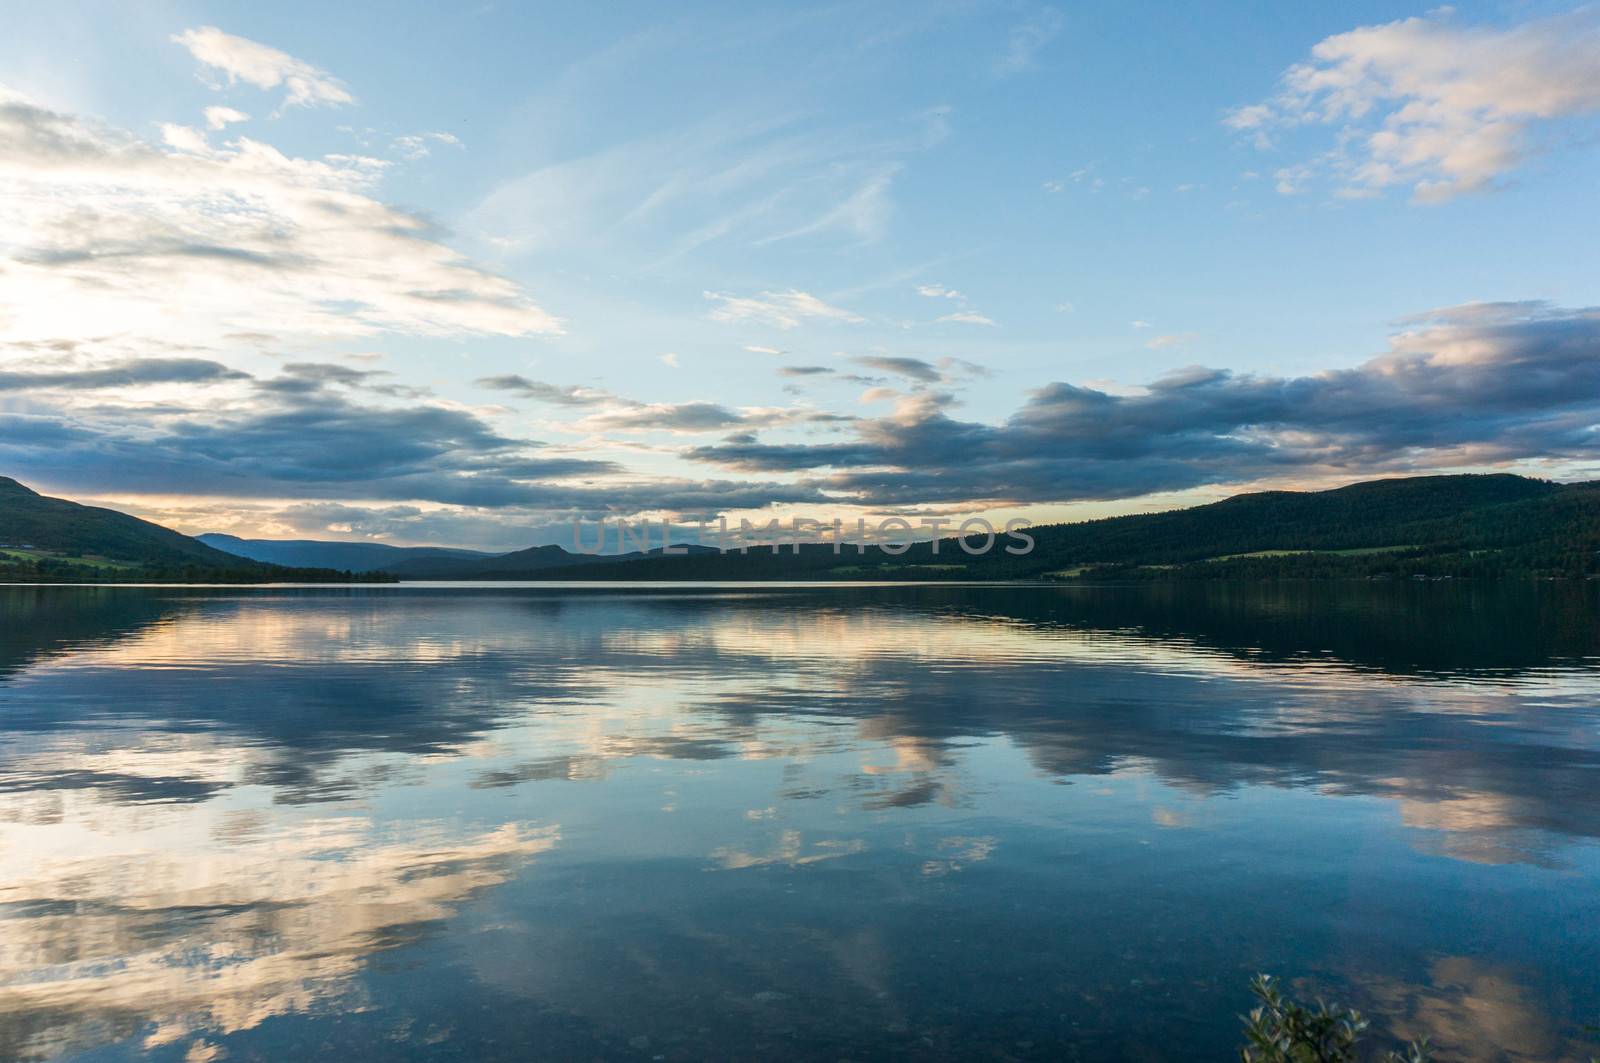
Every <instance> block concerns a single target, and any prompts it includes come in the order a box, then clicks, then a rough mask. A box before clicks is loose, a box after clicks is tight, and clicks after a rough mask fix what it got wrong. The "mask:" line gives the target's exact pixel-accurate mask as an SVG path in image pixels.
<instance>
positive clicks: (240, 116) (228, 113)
mask: <svg viewBox="0 0 1600 1063" xmlns="http://www.w3.org/2000/svg"><path fill="white" fill-rule="evenodd" d="M202 113H203V114H204V115H205V119H206V128H207V129H210V130H217V129H226V128H227V127H228V126H230V125H232V124H233V123H235V122H248V121H249V120H250V116H249V115H247V114H245V113H244V112H243V111H236V110H234V109H233V108H232V107H223V106H221V105H220V104H217V105H214V106H211V107H207V108H206V109H205V110H204V111H203V112H202Z"/></svg>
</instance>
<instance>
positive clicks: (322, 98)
mask: <svg viewBox="0 0 1600 1063" xmlns="http://www.w3.org/2000/svg"><path fill="white" fill-rule="evenodd" d="M172 40H173V41H174V43H177V44H181V45H183V46H184V47H185V48H187V49H189V54H190V55H192V56H194V57H195V59H197V60H198V61H199V62H201V63H203V64H204V65H206V66H208V67H211V68H213V69H215V70H220V71H222V72H223V73H224V74H226V75H227V76H228V83H229V84H230V85H232V84H235V83H237V82H240V81H243V82H245V83H246V84H249V85H254V86H255V87H256V88H258V89H262V90H270V89H275V88H277V87H278V86H280V85H281V86H283V88H284V89H285V90H286V91H287V93H288V95H286V96H285V97H284V100H283V105H284V106H285V107H292V106H300V107H314V106H316V105H318V104H329V105H333V106H337V105H338V104H342V103H354V102H355V97H353V96H351V95H350V92H349V90H348V89H346V88H345V87H344V82H342V81H340V80H339V79H338V78H336V77H333V76H332V75H331V74H328V73H326V72H325V71H322V70H318V69H317V68H316V67H314V66H312V65H311V64H310V63H307V62H305V61H303V60H300V59H296V58H295V57H294V56H292V55H289V54H288V53H286V52H280V51H278V49H276V48H272V47H269V46H267V45H265V44H261V43H260V42H258V41H252V40H249V39H248V38H245V37H235V36H233V35H232V34H231V33H223V32H222V31H221V30H219V29H217V27H215V26H201V27H200V28H198V29H189V30H184V31H183V32H182V33H178V34H174V35H173V37H172Z"/></svg>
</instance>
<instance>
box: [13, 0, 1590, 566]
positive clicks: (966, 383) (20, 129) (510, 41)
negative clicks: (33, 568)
mask: <svg viewBox="0 0 1600 1063" xmlns="http://www.w3.org/2000/svg"><path fill="white" fill-rule="evenodd" d="M0 23H3V24H4V27H5V32H3V33H0V475H7V476H12V477H14V478H16V479H19V480H22V481H23V482H25V483H27V484H29V485H30V486H33V487H35V488H36V489H38V490H41V491H44V492H46V493H50V494H57V495H63V496H66V497H71V498H75V499H79V500H83V501H94V502H98V503H101V504H107V505H113V506H116V507H117V508H121V509H124V510H127V511H129V512H133V513H137V514H138V515H140V516H144V517H147V518H149V519H153V520H158V521H161V522H163V523H166V524H169V525H170V526H172V527H176V528H178V529H179V530H182V531H185V532H190V533H199V532H208V531H210V532H230V533H233V534H237V535H244V536H261V537H275V538H288V537H307V538H323V539H350V540H363V539H372V540H378V541H384V542H391V543H397V544H416V543H442V544H448V545H458V546H472V547H480V548H486V549H512V548H517V547H522V546H529V545H535V544H541V543H547V542H559V543H569V542H570V540H571V535H572V531H571V527H572V522H573V521H574V520H583V521H594V520H596V519H599V518H601V517H606V516H610V517H623V518H628V519H640V518H648V519H652V520H668V521H671V522H673V523H674V524H676V525H678V526H685V527H686V526H687V525H688V524H690V523H692V522H694V521H697V520H701V519H712V520H714V519H716V518H717V517H718V516H723V517H727V518H729V519H730V520H732V521H735V522H737V521H738V520H739V519H740V518H741V517H742V518H748V519H752V520H756V521H759V522H765V521H767V520H768V519H771V518H772V517H778V518H779V519H782V520H785V521H787V520H789V519H790V518H792V517H795V516H803V517H808V518H811V519H819V520H823V521H827V520H831V519H832V518H834V517H835V516H838V517H841V518H843V519H845V520H853V519H855V518H857V517H859V516H864V515H865V516H869V517H871V518H874V519H876V518H881V517H882V516H884V515H890V514H897V515H905V516H909V517H911V518H912V519H913V521H915V520H917V519H918V518H925V517H939V518H944V519H950V520H955V521H959V520H961V519H965V518H967V517H970V516H986V517H989V518H991V519H993V520H995V521H996V522H998V521H1000V520H1003V519H1006V518H1009V517H1012V516H1021V517H1026V518H1028V519H1031V520H1033V521H1035V522H1039V523H1042V522H1047V521H1057V520H1077V519H1085V518H1091V517H1098V516H1105V515H1109V514H1115V513H1129V512H1144V511H1149V510H1153V509H1165V508H1170V507H1172V506H1174V505H1189V504H1195V503H1199V502H1204V501H1209V500H1213V499H1216V498H1220V497H1225V496H1227V495H1229V494H1234V493H1238V492H1239V491H1244V490H1255V489H1262V488H1317V487H1324V486H1331V485H1336V484H1342V483H1349V482H1353V481H1356V480H1362V479H1370V478H1374V477H1378V476H1393V475H1408V474H1416V473H1426V472H1439V471H1514V472H1521V473H1525V474H1529V475H1538V476H1546V477H1551V478H1555V479H1563V480H1571V479H1588V478H1595V477H1600V209H1597V208H1600V203H1597V195H1596V193H1597V191H1600V186H1597V181H1596V179H1597V178H1600V140H1597V134H1600V7H1585V6H1572V5H1569V4H1545V3H1520V2H1517V3H1500V4H1463V5H1460V6H1458V7H1455V8H1432V9H1429V8H1425V7H1411V6H1400V5H1394V4H1375V3H1349V4H1340V5H1304V4H1297V5H1268V4H1253V3H1252V4H1245V3H1235V4H1228V5H1221V4H1217V5H1205V6H1204V8H1203V9H1200V8H1196V9H1194V10H1183V9H1174V7H1173V6H1172V5H1167V4H1155V3H1138V2H1117V3H1102V4H1076V5H1068V4H1054V5H1052V4H1039V3H1032V2H1000V0H994V2H988V0H966V2H952V3H928V2H924V3H918V4H909V3H907V4H900V3H891V2H884V3H874V4H849V5H846V4H840V5H833V6H827V5H822V6H800V5H792V4H781V5H778V4H773V5H765V4H752V3H740V4H693V3H689V4H674V5H662V4H647V3H637V4H633V3H617V4H605V5H571V4H561V5H557V4H531V3H530V4H510V3H499V2H491V3H483V4H479V5H472V4H464V5H433V4H421V3H419V4H393V3H391V4H383V5H376V4H354V3H352V4H342V5H332V6H330V5H309V4H295V3H281V4H270V5H242V4H187V3H149V4H140V5H116V6H114V5H104V4H95V3H84V4H73V3H67V2H60V3H53V4H48V5H46V4H34V5H21V4H13V5H7V6H6V7H5V9H4V10H3V11H0Z"/></svg>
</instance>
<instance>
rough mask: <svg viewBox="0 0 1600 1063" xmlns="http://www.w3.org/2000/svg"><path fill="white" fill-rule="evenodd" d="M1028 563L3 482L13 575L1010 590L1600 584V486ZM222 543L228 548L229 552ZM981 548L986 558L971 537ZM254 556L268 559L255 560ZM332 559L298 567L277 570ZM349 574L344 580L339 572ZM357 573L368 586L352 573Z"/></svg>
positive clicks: (1451, 493) (1306, 502)
mask: <svg viewBox="0 0 1600 1063" xmlns="http://www.w3.org/2000/svg"><path fill="white" fill-rule="evenodd" d="M1030 534H1031V535H1032V537H1033V539H1034V542H1035V546H1034V549H1033V550H1032V551H1031V552H1029V553H1027V554H1025V555H1020V556H1018V555H1013V554H1009V553H1006V552H1005V551H1004V549H1002V548H1001V544H997V545H996V547H995V548H994V549H992V550H990V551H989V552H987V553H985V554H982V555H979V556H974V555H971V554H968V553H966V552H965V551H963V550H962V549H961V543H960V542H959V540H956V539H954V538H946V539H942V540H939V541H938V543H929V542H922V543H917V544H913V545H912V546H911V547H910V548H909V549H908V550H906V551H905V552H904V553H901V554H888V553H885V552H883V551H881V550H879V549H876V548H869V549H868V550H867V551H866V552H864V553H859V552H857V550H856V548H855V547H854V546H853V545H846V546H844V547H843V548H842V549H840V550H839V551H837V552H836V551H835V549H834V547H833V546H832V544H828V543H810V544H804V545H802V546H801V547H800V548H799V550H798V551H796V550H794V549H793V548H792V547H790V546H787V545H786V546H784V547H783V549H782V551H781V552H779V553H774V552H773V551H772V550H770V549H769V548H768V547H757V546H752V547H751V548H750V551H749V553H747V554H739V553H729V554H722V553H720V552H718V551H717V550H716V549H714V548H712V547H708V546H690V547H687V553H686V554H682V555H680V554H673V555H664V554H663V553H662V552H661V551H660V550H659V549H657V550H653V551H650V552H649V553H632V554H622V555H615V554H612V555H590V554H582V553H574V552H571V551H567V550H565V549H563V548H561V547H560V546H535V547H529V548H528V549H525V550H516V551H512V552H510V553H505V554H485V553H481V552H478V551H472V550H462V549H454V548H450V547H395V546H391V545H389V544H385V543H340V542H329V541H318V540H285V541H276V540H246V539H238V538H235V537H233V536H222V535H208V536H206V537H204V538H205V539H208V540H210V542H209V543H208V542H206V541H202V540H201V539H193V538H190V537H189V536H186V535H181V534H179V533H178V532H175V531H173V530H171V529H170V528H163V527H161V526H160V525H157V524H152V523H150V522H149V521H143V520H139V519H138V518H136V517H131V516H129V515H127V514H124V513H118V512H116V511H114V510H108V509H99V508H95V507H91V506H81V505H78V504H77V503H74V502H68V501H65V500H62V499H53V498H46V497H44V496H42V495H39V494H37V493H36V492H34V491H32V490H30V489H28V488H27V487H24V486H23V485H22V484H19V483H17V482H16V481H15V480H9V479H5V478H3V477H0V579H4V580H12V581H16V580H18V579H26V580H45V581H50V580H74V581H75V580H79V579H98V580H101V581H105V580H110V579H119V578H120V579H141V580H142V579H201V578H204V579H218V580H232V581H244V582H249V581H264V580H278V579H283V580H291V579H302V580H304V579H330V578H331V579H340V578H356V579H372V580H394V579H399V578H403V579H409V580H796V579H799V580H805V579H827V580H853V579H867V580H872V579H895V580H907V579H912V580H930V579H951V580H1005V579H1107V578H1109V579H1190V578H1240V579H1254V578H1306V577H1340V578H1361V577H1365V578H1404V577H1415V578H1426V577H1434V578H1444V577H1469V578H1491V577H1499V576H1510V575H1522V576H1531V577H1565V578H1574V577H1595V578H1600V482H1594V483H1576V484H1560V483H1554V482H1551V481H1547V480H1537V479H1531V478H1528V477H1523V476H1514V475H1510V474H1488V475H1483V474H1474V475H1454V476H1415V477H1403V478H1395V479H1387V480H1372V481H1366V482H1363V483H1356V484H1350V485H1348V486H1346V487H1340V488H1335V489H1332V490H1326V491H1263V492H1256V493H1251V494H1242V495H1235V496H1233V497H1232V498H1228V499H1224V500H1222V501H1220V502H1214V503H1211V504H1209V505H1204V506H1196V507H1193V508H1190V509H1180V510H1170V511H1167V512H1163V513H1150V514H1137V515H1130V516H1123V517H1110V518H1106V519H1103V520H1094V521H1085V522H1082V523H1076V524H1057V525H1048V526H1039V527H1035V528H1032V529H1030ZM217 544H222V545H225V546H227V547H229V548H231V551H233V552H230V551H229V550H221V549H217V548H216V545H217ZM968 545H969V546H976V545H978V544H977V542H976V541H975V540H974V541H971V542H969V543H968ZM245 550H249V551H252V552H253V553H254V554H256V555H257V556H256V557H255V558H251V557H250V556H249V555H246V554H244V553H242V551H245ZM273 557H277V558H283V559H285V560H289V559H307V560H310V559H312V558H319V559H325V560H326V561H329V562H332V564H331V565H328V566H326V567H323V566H318V567H315V568H305V567H296V568H284V567H279V566H277V565H274V564H271V563H269V561H268V560H267V558H273ZM335 567H337V568H338V569H342V570H345V571H343V572H340V571H334V568H335ZM352 572H353V573H355V575H354V576H351V575H350V574H349V573H352Z"/></svg>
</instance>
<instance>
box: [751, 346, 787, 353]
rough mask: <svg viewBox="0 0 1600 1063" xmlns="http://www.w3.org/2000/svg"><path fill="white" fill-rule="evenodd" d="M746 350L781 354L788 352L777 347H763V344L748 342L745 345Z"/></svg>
mask: <svg viewBox="0 0 1600 1063" xmlns="http://www.w3.org/2000/svg"><path fill="white" fill-rule="evenodd" d="M745 350H747V351H749V352H750V353H751V354H779V355H781V354H784V353H786V352H784V351H782V350H780V349H779V348H777V347H762V346H759V345H755V344H746V345H745Z"/></svg>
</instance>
